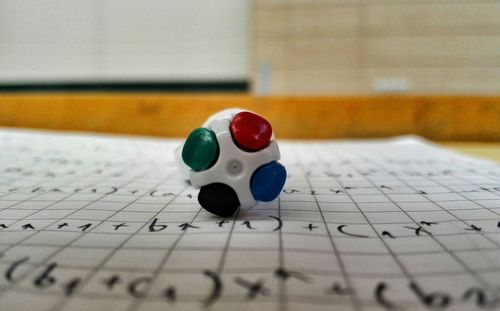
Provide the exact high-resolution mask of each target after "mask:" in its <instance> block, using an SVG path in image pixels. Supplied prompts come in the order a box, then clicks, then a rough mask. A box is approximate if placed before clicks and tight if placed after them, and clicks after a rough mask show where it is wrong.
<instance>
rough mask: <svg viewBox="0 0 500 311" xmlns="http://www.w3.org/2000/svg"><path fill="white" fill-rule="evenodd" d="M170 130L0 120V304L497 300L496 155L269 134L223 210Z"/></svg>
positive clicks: (350, 304)
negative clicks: (256, 170)
mask: <svg viewBox="0 0 500 311" xmlns="http://www.w3.org/2000/svg"><path fill="white" fill-rule="evenodd" d="M180 143H181V141H180V140H166V139H163V140H162V139H149V138H133V137H119V136H116V137H113V136H98V135H81V134H71V133H51V132H36V131H16V130H7V129H2V130H0V310H2V311H4V310H16V311H19V310H31V311H33V310H107V311H111V310H128V311H135V310H148V311H149V310H171V309H173V310H198V309H201V310H240V311H241V310H305V309H307V310H384V309H396V310H399V309H402V310H420V309H422V310H426V309H440V308H441V309H450V310H474V309H498V308H500V166H499V165H498V164H495V163H491V162H487V161H483V160H478V159H473V158H470V157H465V156H461V155H458V154H454V153H451V152H449V151H446V150H444V149H440V148H438V147H436V146H433V145H431V144H429V143H427V142H425V141H423V140H420V139H418V138H412V137H402V138H396V139H387V140H359V141H313V142H291V141H279V144H280V149H281V154H282V162H283V163H284V165H285V167H286V168H287V171H288V174H289V176H288V180H287V183H286V185H285V189H284V190H283V193H282V194H281V195H280V197H279V198H278V199H277V200H276V201H274V202H270V203H265V204H259V205H258V206H257V207H255V208H254V209H250V210H240V211H238V212H237V213H236V214H235V215H234V216H233V217H230V218H227V219H221V218H218V217H216V216H213V215H211V214H210V213H208V212H205V211H204V210H203V209H201V207H200V205H199V204H198V202H197V191H196V190H195V189H193V188H192V187H191V186H190V185H189V184H188V183H187V182H186V180H184V179H183V178H182V177H181V176H182V175H181V174H180V172H179V171H178V170H177V168H176V166H175V161H174V158H173V150H174V148H175V147H176V146H178V145H179V144H180Z"/></svg>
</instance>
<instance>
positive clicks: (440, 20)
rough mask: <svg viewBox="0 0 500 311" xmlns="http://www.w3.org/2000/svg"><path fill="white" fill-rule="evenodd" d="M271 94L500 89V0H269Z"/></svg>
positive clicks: (263, 50)
mask: <svg viewBox="0 0 500 311" xmlns="http://www.w3.org/2000/svg"><path fill="white" fill-rule="evenodd" d="M252 24H253V39H252V44H253V54H252V55H253V56H252V70H251V72H252V80H253V81H254V82H255V84H254V90H255V91H256V92H258V93H263V94H325V93H327V94H339V93H374V92H412V93H498V92H500V2H499V1H498V0H418V1H411V0H352V1H348V0H330V1H329V0H259V1H255V2H254V6H253V14H252Z"/></svg>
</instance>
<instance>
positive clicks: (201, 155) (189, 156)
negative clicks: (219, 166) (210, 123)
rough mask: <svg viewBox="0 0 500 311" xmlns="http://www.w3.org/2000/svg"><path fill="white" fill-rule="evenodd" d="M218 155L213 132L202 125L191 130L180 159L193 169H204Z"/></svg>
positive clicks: (211, 163) (213, 161)
mask: <svg viewBox="0 0 500 311" xmlns="http://www.w3.org/2000/svg"><path fill="white" fill-rule="evenodd" d="M218 156H219V146H218V145H217V138H216V137H215V134H214V132H212V131H210V130H208V129H206V128H203V127H201V128H197V129H195V130H194V131H192V132H191V134H189V136H188V138H187V139H186V142H185V143H184V147H183V148H182V160H183V161H184V163H186V164H187V166H189V167H190V168H191V169H192V170H193V171H203V170H206V169H207V168H209V167H210V166H212V165H213V164H214V163H215V162H216V161H217V157H218Z"/></svg>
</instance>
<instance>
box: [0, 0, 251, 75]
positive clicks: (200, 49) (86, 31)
mask: <svg viewBox="0 0 500 311" xmlns="http://www.w3.org/2000/svg"><path fill="white" fill-rule="evenodd" d="M249 15H250V6H249V2H248V1H241V0H236V1H235V0H216V1H198V0H182V1H172V0H167V1H163V0H141V1H124V0H70V1H64V0H40V1H32V0H15V1H9V0H2V1H0V83H4V84H5V83H21V84H22V83H48V82H61V81H63V82H72V81H73V82H75V81H77V82H81V81H84V82H96V81H97V82H101V81H205V80H212V81H213V80H217V81H227V80H229V81H235V80H238V81H241V80H243V81H245V80H246V79H247V77H248V59H249V55H250V53H249V49H248V42H249V40H248V37H249V18H248V17H249Z"/></svg>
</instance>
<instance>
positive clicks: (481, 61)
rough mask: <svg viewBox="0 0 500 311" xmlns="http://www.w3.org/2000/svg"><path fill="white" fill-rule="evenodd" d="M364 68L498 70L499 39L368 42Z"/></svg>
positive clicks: (411, 38)
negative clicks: (477, 68)
mask: <svg viewBox="0 0 500 311" xmlns="http://www.w3.org/2000/svg"><path fill="white" fill-rule="evenodd" d="M499 17H500V16H499ZM367 64H368V66H369V67H386V68H387V67H403V68H404V67H409V68H411V67H461V68H464V67H500V35H499V36H427V37H414V36H409V37H383V38H380V37H377V38H369V39H368V44H367ZM450 82H452V81H450Z"/></svg>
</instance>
